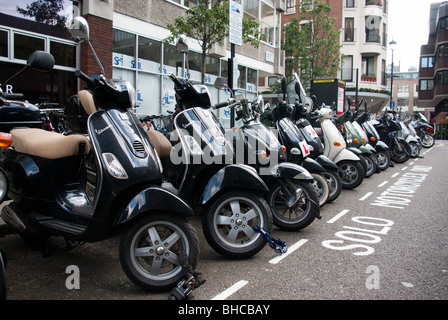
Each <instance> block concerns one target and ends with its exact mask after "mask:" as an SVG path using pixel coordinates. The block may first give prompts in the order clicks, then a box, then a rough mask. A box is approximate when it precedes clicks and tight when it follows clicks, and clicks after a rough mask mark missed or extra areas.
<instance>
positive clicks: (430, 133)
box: [410, 112, 435, 148]
mask: <svg viewBox="0 0 448 320" xmlns="http://www.w3.org/2000/svg"><path fill="white" fill-rule="evenodd" d="M413 119H414V120H413V121H411V122H410V125H411V126H412V127H413V128H414V129H415V131H416V132H417V135H418V136H419V137H420V139H421V141H422V146H423V147H424V148H431V147H432V146H434V143H435V139H434V128H433V127H432V126H431V125H430V124H429V123H428V120H427V119H426V117H425V116H424V115H423V114H422V113H420V112H414V114H413Z"/></svg>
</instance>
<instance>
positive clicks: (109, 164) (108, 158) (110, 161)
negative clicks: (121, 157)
mask: <svg viewBox="0 0 448 320" xmlns="http://www.w3.org/2000/svg"><path fill="white" fill-rule="evenodd" d="M102 156H103V160H104V163H105V164H106V169H107V172H109V174H110V175H111V176H112V177H114V178H116V179H127V178H128V174H127V173H126V170H124V168H123V166H122V165H121V163H120V161H118V159H117V158H116V157H115V156H114V155H113V154H112V153H109V152H105V153H103V154H102Z"/></svg>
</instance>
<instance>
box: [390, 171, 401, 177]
mask: <svg viewBox="0 0 448 320" xmlns="http://www.w3.org/2000/svg"><path fill="white" fill-rule="evenodd" d="M399 174H400V172H397V173H394V174H393V175H392V178H395V177H396V176H398V175H399Z"/></svg>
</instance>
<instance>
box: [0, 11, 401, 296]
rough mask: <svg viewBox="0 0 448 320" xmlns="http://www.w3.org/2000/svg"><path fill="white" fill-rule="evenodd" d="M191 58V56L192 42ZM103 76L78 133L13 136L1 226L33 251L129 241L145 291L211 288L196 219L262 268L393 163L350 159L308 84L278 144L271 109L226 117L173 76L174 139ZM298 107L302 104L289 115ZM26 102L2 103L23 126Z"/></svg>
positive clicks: (3, 169)
mask: <svg viewBox="0 0 448 320" xmlns="http://www.w3.org/2000/svg"><path fill="white" fill-rule="evenodd" d="M70 30H71V31H72V32H73V35H74V39H75V40H76V41H78V42H88V41H89V28H88V24H87V22H86V21H85V20H84V19H83V18H81V17H77V18H75V20H74V22H73V27H72V28H71V29H70ZM177 45H178V50H179V52H181V53H182V54H188V48H187V47H186V45H185V43H184V42H182V41H181V39H180V40H179V41H178V44H177ZM90 47H91V46H90ZM95 56H96V55H95ZM186 61H188V59H186ZM97 62H98V65H99V66H100V69H101V70H103V68H102V65H101V62H100V61H97ZM53 64H54V59H53V57H52V56H51V55H49V54H48V53H45V52H36V53H34V54H33V55H31V56H30V58H29V59H28V62H27V67H28V68H33V69H36V70H41V71H49V70H50V69H51V68H52V65H53ZM103 73H104V72H102V73H101V75H100V76H99V77H89V76H87V75H85V74H84V73H82V72H81V71H77V72H76V73H75V75H76V76H77V77H79V78H80V79H81V80H83V81H84V82H85V84H86V89H85V90H81V91H79V92H78V94H77V99H76V101H77V103H78V107H79V108H77V109H76V108H74V109H73V108H71V111H73V110H78V111H79V115H78V116H73V114H71V117H70V119H71V120H70V121H69V122H67V123H66V124H67V126H70V128H71V131H70V134H68V133H60V132H54V131H49V130H45V129H44V128H43V127H38V128H29V127H26V123H25V122H24V123H22V125H20V124H19V125H17V124H16V125H15V126H13V127H11V128H9V129H8V130H4V131H8V132H5V133H4V134H2V135H1V149H0V151H1V157H0V159H1V160H0V189H1V190H0V194H1V195H2V198H1V201H2V202H3V201H5V202H6V200H8V202H7V203H5V204H4V206H3V209H2V212H1V217H2V219H3V221H4V222H5V223H6V227H8V228H9V229H8V232H14V233H18V234H19V235H20V237H21V238H22V239H23V240H25V241H27V242H29V243H32V244H36V243H45V242H46V240H47V239H48V238H49V237H50V236H61V237H64V238H65V239H66V240H67V241H68V243H75V242H84V241H85V242H96V241H101V240H103V239H107V238H109V237H112V236H115V235H117V234H120V235H121V241H120V245H119V258H120V263H121V265H122V268H123V270H124V272H125V273H126V275H127V276H128V277H129V278H130V279H131V280H132V281H133V282H134V283H135V284H137V285H139V286H141V287H142V288H144V289H148V290H152V291H162V290H163V291H165V290H170V289H172V288H173V287H176V285H178V284H179V283H183V285H182V286H184V287H185V286H189V287H195V286H198V285H199V283H200V281H197V280H195V276H194V273H193V272H192V271H193V270H194V269H195V267H196V265H197V262H198V259H199V255H200V246H199V240H198V235H197V232H196V230H195V228H194V227H193V225H192V224H191V222H190V221H189V219H188V218H189V217H190V216H192V215H193V214H200V215H201V216H202V229H203V233H204V235H205V238H206V240H207V242H208V243H209V245H210V246H211V247H212V248H213V249H214V250H215V251H216V252H217V253H219V254H221V255H223V256H224V257H227V258H230V259H244V258H248V257H251V256H253V255H255V254H257V253H258V252H259V251H260V250H262V249H263V248H264V247H265V245H266V244H267V243H268V242H269V244H270V245H271V247H273V248H275V249H286V248H285V244H284V243H282V242H281V241H277V242H275V241H273V240H279V239H273V238H272V237H270V236H269V233H270V232H271V231H272V229H273V225H276V226H277V227H278V228H280V229H284V230H300V229H303V228H305V227H306V226H308V225H309V224H311V223H312V222H313V221H314V220H315V219H316V218H319V217H320V208H321V207H322V206H323V205H325V203H327V202H329V201H334V200H335V199H336V198H337V197H338V195H339V194H340V192H341V190H342V188H355V187H356V186H358V185H359V184H360V183H361V182H362V179H364V177H365V176H366V172H367V169H368V168H369V161H368V160H365V159H367V158H369V159H371V163H372V166H373V164H374V165H377V166H380V163H381V164H383V162H381V161H379V159H380V157H379V156H378V154H380V153H381V154H383V156H384V157H386V156H387V155H388V153H387V152H383V153H382V151H383V149H381V147H380V146H378V149H377V150H375V153H374V154H375V157H367V156H366V157H364V156H363V154H362V151H361V154H360V153H359V151H355V150H352V151H349V150H348V149H347V148H346V142H345V140H344V138H343V136H342V135H341V131H339V129H338V128H337V127H336V126H335V125H334V123H333V121H332V117H331V110H330V109H328V108H320V109H318V110H314V111H313V106H314V105H315V104H314V103H313V101H312V99H310V98H308V97H306V96H305V95H304V92H303V88H301V85H300V81H299V80H298V78H297V77H295V78H294V79H293V80H294V81H292V82H291V83H289V84H287V83H286V80H285V86H284V88H285V97H284V98H285V99H284V100H285V101H283V102H281V103H279V104H278V105H277V106H276V107H275V108H274V109H273V110H272V113H271V114H272V117H273V119H275V123H276V128H277V130H278V131H277V132H278V134H277V135H276V134H274V133H273V132H272V130H271V129H270V128H268V127H267V126H265V125H264V124H262V123H261V122H260V121H259V119H258V118H259V116H260V115H262V114H263V113H264V111H265V110H264V109H265V108H264V107H265V106H264V104H263V101H262V99H260V98H258V99H256V100H255V101H247V100H246V99H244V97H241V96H238V95H232V96H231V98H230V99H229V100H227V101H225V102H223V103H219V104H217V105H212V104H211V99H210V94H209V92H208V90H207V88H206V87H205V86H202V85H194V84H193V83H192V82H191V81H189V80H188V79H182V78H177V77H176V76H175V75H170V79H171V80H172V81H173V83H174V89H175V92H176V96H177V102H178V105H177V110H176V114H175V115H174V130H173V131H172V132H171V133H170V134H169V135H168V134H166V133H162V132H159V131H156V130H149V131H147V130H145V129H144V127H143V126H142V124H141V122H140V121H139V119H138V118H137V116H136V115H135V113H134V112H133V111H132V108H133V107H134V106H135V100H134V99H135V92H134V89H133V88H132V86H131V85H130V83H128V82H126V81H123V80H113V79H106V78H105V77H104V74H103ZM224 80H225V79H221V78H219V79H218V80H217V82H216V83H215V86H216V87H218V88H226V85H225V82H224ZM227 89H228V88H227ZM294 95H295V97H294ZM287 96H288V98H289V101H290V102H291V101H293V103H288V102H286V97H287ZM16 98H17V97H15V96H12V97H11V96H8V95H7V94H2V98H1V104H2V106H1V108H5V109H6V108H9V107H10V108H15V109H14V112H15V113H16V114H17V112H16V111H17V110H19V109H20V110H22V109H23V110H25V109H26V107H29V104H28V103H27V102H25V101H21V100H17V99H16ZM224 107H227V108H235V112H236V115H237V118H239V119H242V121H243V125H242V126H241V127H239V128H233V129H231V130H227V132H226V130H224V129H223V127H222V125H221V124H220V123H219V121H218V120H217V118H216V116H215V115H214V113H213V110H214V109H218V108H224ZM28 109H29V108H28ZM24 112H25V111H24ZM313 112H315V114H316V116H317V118H318V121H319V123H320V127H321V131H322V134H323V141H324V143H323V144H322V142H321V141H320V138H319V136H318V134H317V133H316V131H317V130H315V129H314V128H313V126H311V123H310V122H311V121H312V119H306V115H307V114H309V115H313ZM83 115H84V116H83ZM345 116H347V117H348V114H345ZM348 122H349V121H348V120H347V122H344V126H347V125H348ZM330 123H331V126H332V127H330ZM336 132H337V133H338V138H337V139H336V138H335V137H336ZM351 135H352V136H350V135H349V134H348V133H347V134H346V138H347V141H350V139H352V140H355V138H354V137H353V133H351ZM308 136H309V137H311V140H307V138H308ZM392 140H398V141H399V139H398V138H397V139H395V138H392ZM369 141H372V140H371V139H370V138H369ZM378 141H379V139H378ZM313 142H316V146H315V145H314V144H313ZM317 142H319V143H320V145H319V144H318V143H317ZM378 144H379V145H382V144H381V143H380V141H379V142H378ZM323 146H325V147H323ZM399 146H401V145H399ZM383 147H384V148H385V146H383ZM387 147H388V148H389V150H387V149H385V150H387V151H389V153H390V156H391V157H392V160H393V159H394V158H393V155H394V154H395V153H397V154H398V152H404V154H407V151H406V150H405V149H404V148H403V147H401V149H400V148H399V147H397V148H398V149H399V150H398V151H396V150H395V149H392V148H395V147H394V146H393V145H390V146H389V145H387ZM394 152H395V153H394ZM372 153H373V151H372ZM312 155H313V156H312ZM361 157H362V158H361ZM363 159H364V160H363ZM385 161H387V160H385ZM387 163H388V164H390V163H391V162H390V161H389V162H387ZM383 165H384V164H383ZM384 166H385V165H384ZM385 168H386V167H384V169H385ZM380 170H381V167H380ZM4 229H5V228H4ZM278 246H280V247H278ZM282 251H284V250H278V252H282ZM2 257H4V255H2ZM2 261H3V259H2ZM0 271H2V272H1V273H2V277H1V278H0V280H1V281H2V286H3V284H4V283H5V281H4V280H3V279H4V272H3V271H4V270H3V269H0ZM182 281H186V282H182ZM177 287H179V286H177ZM2 292H3V291H2ZM4 292H5V296H6V290H5V291H4Z"/></svg>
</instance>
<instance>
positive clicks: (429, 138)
mask: <svg viewBox="0 0 448 320" xmlns="http://www.w3.org/2000/svg"><path fill="white" fill-rule="evenodd" d="M421 140H422V146H423V147H425V148H431V147H432V146H433V145H434V143H435V142H436V141H435V139H434V136H433V135H431V134H429V133H427V132H425V133H424V134H423V136H422V137H421Z"/></svg>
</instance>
